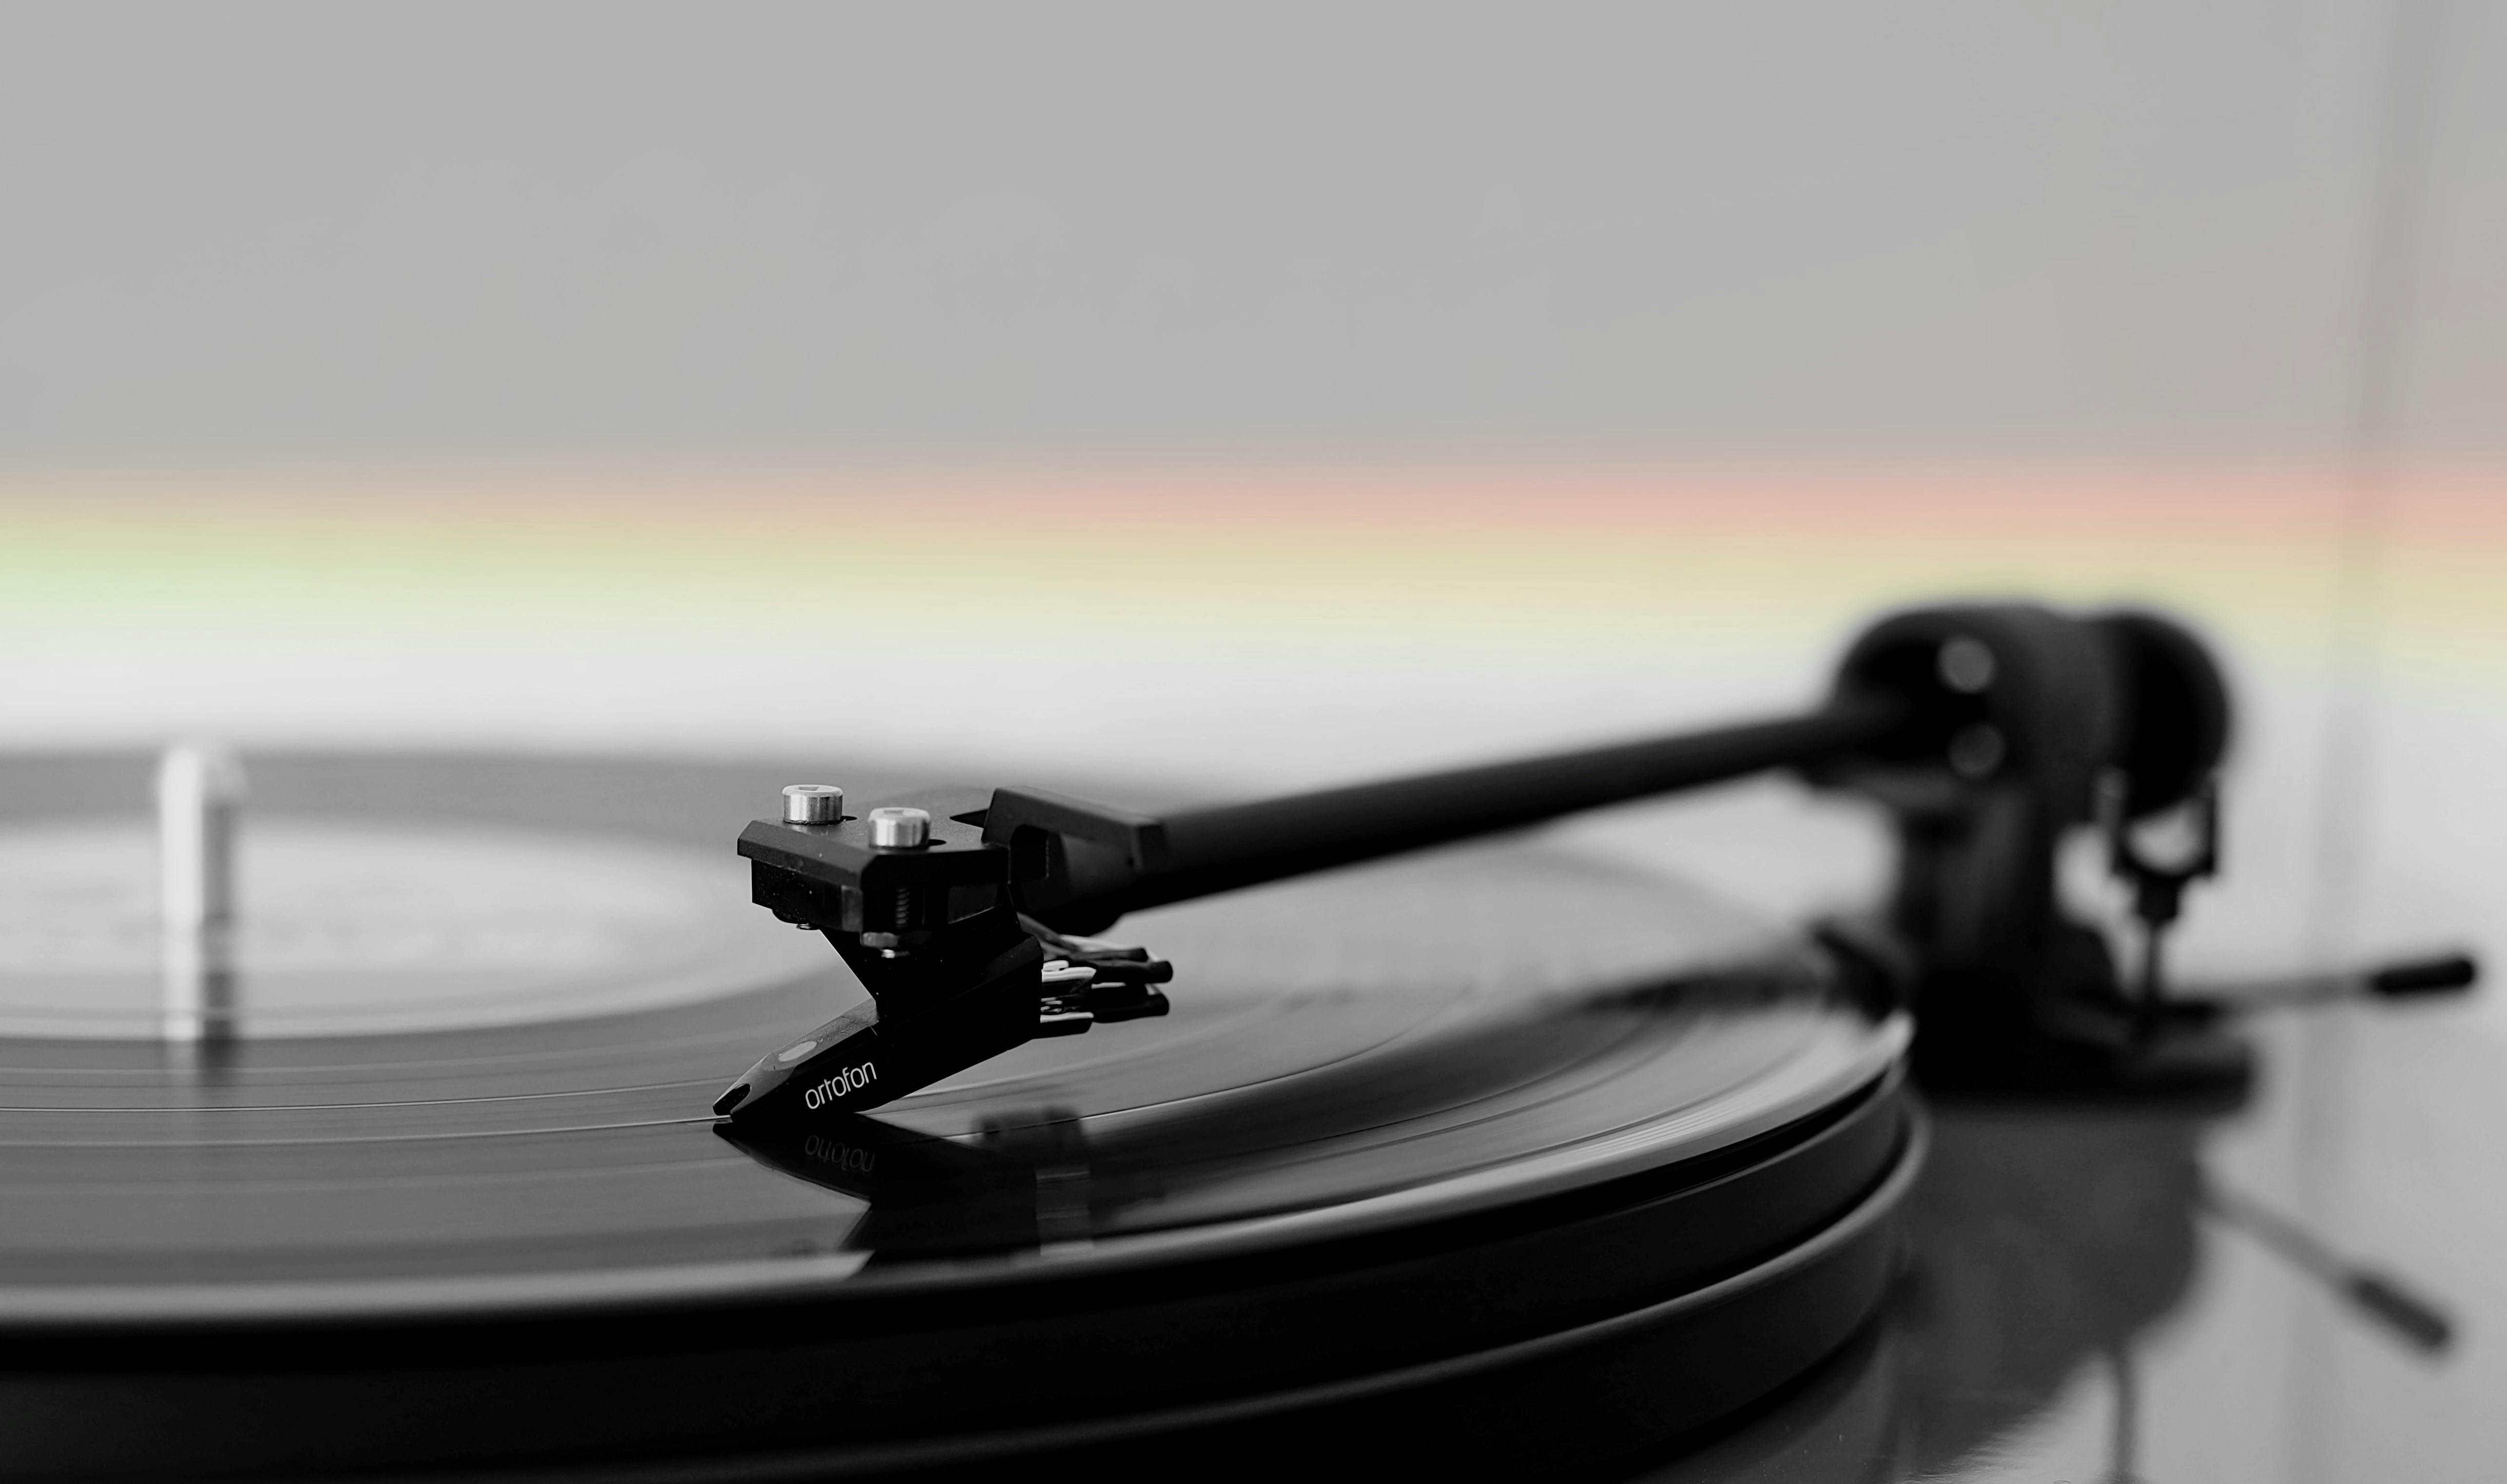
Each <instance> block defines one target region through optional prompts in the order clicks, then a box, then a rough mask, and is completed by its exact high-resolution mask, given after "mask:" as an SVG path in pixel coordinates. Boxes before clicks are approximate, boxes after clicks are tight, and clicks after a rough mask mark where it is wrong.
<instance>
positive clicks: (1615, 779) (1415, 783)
mask: <svg viewBox="0 0 2507 1484" xmlns="http://www.w3.org/2000/svg"><path fill="white" fill-rule="evenodd" d="M1903 714H1904V712H1903V708H1902V706H1901V704H1900V703H1898V702H1896V701H1894V700H1889V699H1884V698H1878V697H1873V698H1861V697H1857V698H1850V699H1840V700H1838V701H1836V702H1834V703H1832V704H1831V705H1829V706H1826V707H1824V708H1822V709H1820V710H1817V711H1812V712H1809V713H1807V714H1805V715H1800V716H1792V717H1785V718H1782V719H1778V720H1773V721H1762V722H1752V723H1746V724H1742V725H1738V726H1728V727H1721V728H1717V729H1714V730H1711V731H1704V732H1691V733H1685V734H1682V735H1680V736H1676V737H1666V738H1659V739H1654V740H1651V741H1647V742H1622V743H1619V744H1617V745H1615V746H1607V747H1595V748H1591V749H1589V750H1586V751H1581V752H1568V753H1561V754H1557V755H1554V756H1548V757H1538V758H1529V759H1525V760H1523V761H1521V762H1512V763H1497V764H1492V765H1489V766H1485V767H1478V768H1465V769H1459V770H1457V771H1455V772H1452V773H1435V774H1429V775H1426V776H1424V777H1420V778H1396V779H1391V780H1388V781H1385V782H1379V783H1361V784H1355V785H1352V786H1350V787H1346V788H1329V789H1324V790H1322V791H1320V792H1316V793H1306V794H1292V795H1290V796H1289V797H1286V798H1279V799H1265V800H1261V801H1258V802H1255V803H1251V804H1229V805H1220V806H1217V807H1216V808H1210V809H1194V810H1185V811H1182V812H1181V813H1178V814H1169V815H1167V816H1165V817H1163V818H1151V817H1148V816H1144V815H1136V814H1122V813H1120V812H1117V811H1110V810H1103V809H1100V808H1099V807H1097V806H1093V805H1087V804H1083V803H1081V802H1079V801H1077V800H1070V799H1059V798H1054V797H1052V796H1050V795H1040V794H1031V793H1025V792H1021V791H1015V790H1009V789H1004V790H1002V791H1001V792H1000V793H999V794H998V795H996V796H995V800H994V805H993V818H992V821H991V823H990V824H989V825H988V827H987V830H986V834H987V836H988V838H1006V837H1007V836H1008V835H1010V834H1011V833H1013V832H1015V831H1016V830H1017V829H1018V828H1019V827H1021V826H1032V827H1035V828H1037V829H1040V830H1043V831H1047V832H1050V833H1052V834H1054V835H1056V836H1058V837H1060V839H1061V842H1062V845H1063V849H1064V853H1063V855H1062V858H1061V861H1060V863H1059V866H1058V868H1057V870H1056V872H1055V876H1056V878H1057V879H1056V880H1055V881H1053V882H1052V883H1050V884H1049V885H1048V884H1044V883H1036V882H1035V881H1034V880H1033V878H1031V879H1030V881H1029V882H1028V883H1026V884H1024V885H1025V886H1026V890H1024V891H1023V893H1022V894H1023V896H1025V897H1026V906H1027V910H1028V911H1030V912H1031V913H1033V914H1034V915H1035V916H1037V917H1039V918H1041V919H1043V920H1044V921H1046V922H1048V923H1055V924H1057V925H1064V924H1072V925H1075V926H1076V929H1077V930H1082V931H1085V930H1088V929H1087V927H1086V926H1085V925H1084V924H1087V923H1102V922H1108V921H1111V920H1112V919H1113V918H1114V917H1116V916H1119V915H1120V914H1122V913H1125V912H1130V911H1135V910H1138V909H1140V908H1144V907H1154V906H1158V905H1160V904H1162V903H1166V902H1179V901H1184V900H1187V899H1189V898H1192V897H1198V896H1207V895H1210V894H1211V893H1213V892H1218V891H1227V890H1232V889H1234V888H1236V887H1250V886H1253V885H1256V884H1258V883H1261V882H1267V881H1277V880H1280V879H1281V878H1284V877H1290V876H1298V875H1302V874H1304V873H1306V872H1310V871H1322V870H1328V869H1330V868H1331V867H1334V866H1343V865H1351V864H1355V863H1356V862H1359V861H1362V860H1372V859H1374V858H1376V857H1378V856H1383V855H1393V854H1399V853H1400V852H1402V851H1415V850H1421V849H1424V848H1426V847H1429V846H1435V845H1444V844H1447V843H1450V842H1452V841H1457V840H1466V839H1470V838H1471V837H1472V836H1475V835H1487V834H1495V833H1497V832H1499V831H1502V830H1508V829H1517V828H1521V827H1523V826H1527V825H1533V824H1539V823H1541V822H1543V821H1544V820H1548V819H1552V818H1555V817H1557V816H1558V815H1560V814H1574V813H1577V812H1579V811H1581V810H1588V809H1598V808H1600V807H1602V806H1604V805H1609V804H1618V803H1624V802H1626V801H1628V800H1632V799H1640V798H1645V797H1648V796H1650V795H1653V794H1661V793H1670V792H1673V791H1676V790H1679V789H1684V788H1695V787H1699V786H1701V785H1704V784H1708V783H1716V782H1722V781H1724V780H1726V779H1728V778H1740V777H1743V776H1745V775H1748V774H1753V773H1760V772H1764V771H1766V770H1769V769H1775V768H1804V767H1814V766H1817V765H1819V764H1821V763H1825V762H1830V761H1834V760H1835V759H1837V758H1840V757H1843V756H1846V755H1848V754H1852V753H1857V752H1863V751H1868V750H1869V749H1870V748H1871V746H1872V745H1873V744H1874V743H1876V742H1880V741H1882V740H1883V739H1884V738H1886V737H1887V736H1888V735H1889V734H1890V733H1891V731H1892V730H1893V729H1895V728H1896V726H1897V725H1898V724H1899V722H1900V720H1901V718H1902V716H1903ZM1023 874H1024V873H1023Z"/></svg>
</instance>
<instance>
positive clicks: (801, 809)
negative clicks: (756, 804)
mask: <svg viewBox="0 0 2507 1484" xmlns="http://www.w3.org/2000/svg"><path fill="white" fill-rule="evenodd" d="M844 816H845V791H844V790H843V789H841V788H838V787H837V786H836V785H835V784H833V783H793V784H789V785H787V786H786V787H785V788H784V790H783V822H784V823H786V824H833V823H835V822H836V821H837V820H839V819H841V818H843V817H844Z"/></svg>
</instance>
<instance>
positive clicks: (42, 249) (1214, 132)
mask: <svg viewBox="0 0 2507 1484" xmlns="http://www.w3.org/2000/svg"><path fill="white" fill-rule="evenodd" d="M2502 71H2507V11H2502V10H2501V9H2500V8H2498V7H2495V6H2489V5H2484V4H2476V3H2470V0H2451V3H2428V4H2419V5H2412V4H2397V3H2391V0H2309V3H2296V4H2292V3H2272V0H2212V3H2205V4H2200V5H2188V4H2138V5H2052V4H2035V5H2016V4H2010V3H1995V0H1964V3H1963V0H1910V3H1901V4H1890V5H1856V4H1842V3H1828V4H1816V5H1806V4H1749V5H1740V4H1735V5H1714V6H1706V5H1690V6H1671V5H1663V6H1643V7H1640V6H1629V7H1591V6H1537V7H1536V6H1522V7H1503V8H1501V7H1489V6H1464V5H1453V4H1438V5H1371V6H1345V5H1281V4H1265V5H1260V6H1237V7H1225V8H1221V7H1191V6H1172V5H1148V4H1143V5H1135V6H1123V5H1104V4H1062V5H1036V6H1013V5H1001V6H983V7H961V6H941V5H926V6H897V7H867V6H865V7H840V6H791V5H703V6H698V5H652V4H624V3H605V4H539V5H510V4H497V5H425V6H418V5H405V6H343V5H336V4H304V5H266V4H265V5H235V4H229V5H217V6H173V5H166V6H127V5H102V4H78V5H71V4H56V5H34V4H22V5H14V6H10V7H9V8H7V9H6V10H5V11H0V212H5V219H6V222H5V231H0V460H5V461H6V463H7V465H9V466H12V467H17V468H19V469H36V470H41V469H47V468H63V467H95V466H107V467H128V466H146V465H150V464H156V463H173V464H178V465H184V466H195V465H199V464H201V463H203V462H206V463H212V464H219V465H238V466H258V465H263V464H273V463H290V462H297V461H313V462H317V463H319V462H331V461H345V462H348V463H352V464H360V465H362V464H366V463H370V462H372V461H374V460H377V459H387V460H405V459H425V460H451V461H454V462H464V461H472V460H487V461H492V462H512V461H524V462H539V461H547V460H554V461H560V462H563V461H569V460H589V461H595V462H601V463H610V462H615V461H618V460H621V459H630V460H654V459H685V460H689V461H693V462H696V463H699V464H708V463H715V462H721V461H725V460H737V461H743V462H770V463H772V462H781V461H797V462H804V463H807V462H813V461H823V460H825V459H827V458H829V457H831V456H840V455H845V454H849V453H854V452H864V451H877V452H882V453H887V452H897V451H903V452H909V453H911V452H915V451H927V450H943V451H951V452H963V451H967V450H978V451H984V452H999V453H1007V454H1010V455H1013V456H1017V455H1022V454H1025V453H1027V452H1034V451H1040V450H1058V449H1070V448H1083V449H1084V448H1103V447H1109V446H1110V447H1130V446H1135V445H1147V446H1183V447H1201V448H1209V449H1217V450H1243V449H1252V448H1270V447H1290V448H1297V447H1305V446H1314V445H1327V446H1348V445H1353V444H1356V445H1368V446H1376V445H1380V446H1384V447H1389V448H1397V449H1399V448H1407V447H1414V446H1416V447H1428V448H1433V449H1437V450H1445V451H1450V450H1453V449H1456V448H1470V447H1476V446H1481V445H1523V446H1532V447H1544V448H1545V447H1564V448H1594V449H1605V450H1611V449H1639V450H1673V451H1693V450H1706V451H1726V450H1740V451H1751V450H1760V449H1767V448H1777V449H1785V450H1795V451H1799V450H1815V451H1823V452H1846V453H1859V452H1867V451H1872V450H1886V451H1891V452H1899V451H1907V452H1916V453H1935V452H1952V453H1959V452H1971V451H1977V450H2017V451H2026V452H2056V453H2071V452H2117V451H2125V452H2142V451H2162V452H2173V451H2198V452H2234V453H2251V452H2264V453H2268V454H2275V455H2281V454H2287V455H2298V456H2303V457H2314V456H2318V455H2323V454H2328V453H2339V452H2343V451H2344V450H2347V449H2351V448H2353V447H2354V446H2355V445H2356V444H2357V443H2358V442H2359V440H2360V439H2361V437H2362V436H2363V435H2362V433H2361V432H2360V427H2359V424H2360V422H2361V419H2362V417H2363V416H2364V417H2366V419H2367V420H2368V421H2369V422H2370V423H2371V424H2372V427H2371V430H2370V434H2369V435H2367V436H2369V437H2370V439H2371V441H2372V442H2373V441H2374V440H2375V439H2376V438H2379V437H2381V436H2383V435H2382V433H2381V432H2378V431H2377V429H2378V428H2381V427H2382V426H2383V425H2384V423H2385V421H2386V420H2387V419H2386V418H2385V417H2384V415H2383V414H2381V413H2380V412H2379V411H2378V409H2379V407H2380V406H2381V405H2383V403H2387V402H2389V403H2391V404H2392V405H2393V407H2394V408H2395V409H2396V410H2397V411H2396V412H2395V414H2394V416H2393V418H2392V419H2391V420H2392V421H2393V423H2394V425H2395V426H2396V427H2397V428H2398V429H2399V431H2400V432H2401V433H2402V434H2403V435H2404V436H2405V437H2406V438H2408V439H2409V440H2410V441H2411V442H2412V443H2413V444H2414V446H2416V447H2427V448H2434V449H2445V450H2460V449H2462V448H2465V447H2475V448H2484V449H2486V448H2489V447H2491V446H2493V445H2494V444H2496V443H2497V442H2498V441H2499V434H2500V429H2501V417H2500V407H2501V405H2502V392H2507V348H2502V347H2507V297H2502V291H2501V289H2500V286H2499V283H2498V274H2497V273H2496V272H2495V271H2494V267H2493V265H2494V264H2496V263H2497V262H2499V261H2507V88H2502V87H2501V86H2500V83H2501V81H2502V78H2501V73H2502ZM2380 399H2381V400H2380Z"/></svg>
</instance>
